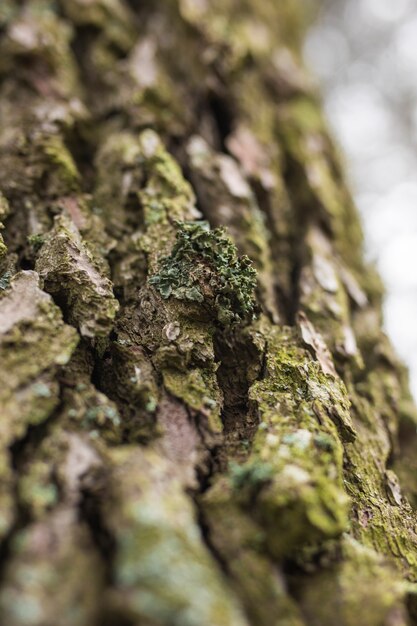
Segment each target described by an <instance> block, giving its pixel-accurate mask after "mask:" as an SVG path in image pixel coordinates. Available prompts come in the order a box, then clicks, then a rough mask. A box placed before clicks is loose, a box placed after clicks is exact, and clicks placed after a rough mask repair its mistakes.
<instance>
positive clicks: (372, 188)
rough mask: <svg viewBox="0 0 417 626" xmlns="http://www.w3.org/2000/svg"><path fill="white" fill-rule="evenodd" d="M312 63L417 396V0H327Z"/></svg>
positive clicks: (310, 48) (311, 42)
mask: <svg viewBox="0 0 417 626" xmlns="http://www.w3.org/2000/svg"><path fill="white" fill-rule="evenodd" d="M317 1H318V2H320V11H319V15H318V19H317V21H316V23H315V25H314V26H313V28H312V30H311V31H310V35H309V37H308V39H307V42H306V47H305V56H306V60H307V62H308V64H309V65H310V67H311V68H312V70H313V72H314V73H315V74H316V76H317V78H318V79H319V82H320V83H321V89H322V93H323V95H324V100H325V108H326V111H327V116H328V119H329V121H330V124H331V126H332V127H333V132H334V134H335V136H336V139H337V140H338V142H339V145H340V146H341V148H342V150H343V151H344V154H345V158H346V163H347V170H348V175H349V176H350V181H351V187H352V189H353V192H354V195H355V199H356V203H357V206H358V208H359V210H360V212H361V214H362V222H363V227H364V230H365V236H366V244H367V256H368V259H370V260H374V261H375V262H376V264H377V266H378V268H379V271H380V274H381V275H382V279H383V281H384V283H385V286H386V290H387V294H386V300H385V327H386V330H387V332H388V334H389V335H390V337H391V339H392V341H393V343H394V345H395V347H396V350H397V352H398V354H399V355H400V356H401V357H402V359H403V360H404V361H405V362H406V363H407V364H408V366H409V368H410V384H411V390H412V392H413V394H414V397H415V398H416V399H417V0H317Z"/></svg>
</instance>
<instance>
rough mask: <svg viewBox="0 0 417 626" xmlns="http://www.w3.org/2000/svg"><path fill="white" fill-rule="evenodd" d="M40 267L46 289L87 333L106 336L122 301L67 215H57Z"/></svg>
mask: <svg viewBox="0 0 417 626" xmlns="http://www.w3.org/2000/svg"><path fill="white" fill-rule="evenodd" d="M36 269H37V271H38V272H39V274H40V276H41V278H42V279H43V281H44V285H45V289H46V291H48V292H49V293H51V294H52V295H53V296H54V298H56V299H57V300H58V301H59V302H60V303H62V306H63V307H64V309H65V310H66V313H67V316H68V320H69V322H70V323H71V324H73V325H74V326H76V327H77V328H78V329H79V331H80V333H81V335H82V336H83V337H91V338H93V337H102V336H106V335H107V334H108V333H109V332H110V330H111V328H112V325H113V320H114V318H115V315H116V313H117V311H118V309H119V304H118V302H117V300H116V299H115V297H114V295H113V291H112V284H111V282H110V280H109V279H108V278H107V277H106V276H104V275H103V274H102V273H101V272H100V270H99V269H98V267H97V264H96V263H95V261H94V259H93V257H92V254H91V253H90V251H89V250H88V248H87V246H86V244H85V243H84V241H83V239H82V237H81V235H80V233H79V231H78V230H77V228H76V226H75V225H74V224H73V222H71V220H69V219H68V218H67V217H65V216H64V215H60V216H58V217H57V218H55V224H54V227H53V229H52V231H51V232H50V233H49V235H48V236H47V238H46V241H45V244H44V245H43V246H42V248H41V250H40V253H39V257H38V259H37V261H36Z"/></svg>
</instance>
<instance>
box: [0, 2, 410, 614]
mask: <svg viewBox="0 0 417 626" xmlns="http://www.w3.org/2000/svg"><path fill="white" fill-rule="evenodd" d="M307 4H308V3H306V2H300V0H283V1H282V2H275V1H274V0H258V1H257V2H249V1H248V0H245V1H244V2H242V1H240V0H221V1H220V0H210V1H207V2H206V1H204V2H193V1H190V0H167V1H166V2H146V1H145V2H137V1H136V0H90V1H89V2H85V0H50V1H48V2H43V0H24V1H22V2H19V3H14V2H7V1H5V2H3V3H2V5H1V7H0V77H1V81H0V116H1V119H2V121H3V120H4V123H2V125H1V128H0V228H1V237H0V356H1V381H2V384H1V386H0V401H1V410H2V429H1V435H0V474H1V478H2V480H1V488H0V505H1V506H0V508H1V514H0V542H1V546H0V622H1V623H5V624H10V625H12V626H55V625H56V624H57V623H58V624H63V625H64V626H67V625H68V626H87V625H88V626H92V625H95V624H97V625H98V624H100V625H102V624H105V626H116V625H117V626H121V625H123V626H134V625H139V624H141V625H142V624H144V625H145V624H146V625H147V626H173V625H175V626H201V625H202V624H207V626H249V625H250V626H270V625H271V624H274V625H276V626H307V625H310V624H313V625H317V626H333V625H334V624H335V623H337V624H341V625H342V626H353V625H354V624H357V623H360V624H363V626H381V625H382V624H384V625H386V626H388V625H393V624H395V626H402V625H404V626H405V625H406V624H409V625H410V624H413V623H417V621H416V619H417V618H416V614H417V605H416V602H415V597H416V596H415V594H416V582H417V535H416V522H417V519H416V509H415V507H416V502H417V481H416V480H415V471H414V468H415V456H416V454H415V452H416V449H417V448H416V446H417V438H416V424H417V415H416V411H415V408H414V406H413V403H412V400H411V398H410V395H409V392H408V389H407V375H406V372H405V370H404V368H403V366H402V365H401V364H400V363H399V362H398V359H397V358H396V357H395V355H394V354H393V351H392V348H391V346H390V343H389V341H388V340H387V338H386V337H385V336H384V334H383V331H382V320H381V299H382V292H383V290H382V288H381V285H380V281H379V279H378V277H377V275H376V273H375V271H374V270H373V268H371V267H368V266H367V265H366V263H365V262H364V259H363V255H362V233H361V228H360V224H359V220H358V217H357V214H356V211H355V207H354V205H353V202H352V199H351V196H350V194H349V189H348V187H347V185H346V182H345V177H344V174H343V169H342V167H341V165H340V161H339V157H338V153H337V149H336V148H335V146H334V144H333V142H332V139H331V137H330V136H329V133H328V131H327V128H326V123H325V120H324V117H323V114H322V110H321V104H320V98H319V95H318V94H317V91H316V88H315V86H314V82H313V81H312V80H311V78H310V77H309V75H308V72H307V71H306V70H305V68H304V66H303V62H302V59H301V53H300V50H301V41H302V37H303V23H304V22H305V18H306V14H307V12H308V8H307Z"/></svg>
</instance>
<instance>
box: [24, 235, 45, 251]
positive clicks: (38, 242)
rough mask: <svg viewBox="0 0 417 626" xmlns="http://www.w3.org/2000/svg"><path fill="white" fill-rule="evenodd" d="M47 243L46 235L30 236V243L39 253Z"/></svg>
mask: <svg viewBox="0 0 417 626" xmlns="http://www.w3.org/2000/svg"><path fill="white" fill-rule="evenodd" d="M44 241H45V235H42V234H40V233H39V234H36V235H29V236H28V243H29V244H30V245H31V246H32V248H33V249H34V250H35V252H37V251H38V250H40V248H41V247H42V246H43V243H44Z"/></svg>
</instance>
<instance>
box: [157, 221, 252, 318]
mask: <svg viewBox="0 0 417 626" xmlns="http://www.w3.org/2000/svg"><path fill="white" fill-rule="evenodd" d="M178 228H179V230H178V233H177V240H176V243H175V245H174V248H173V250H172V252H171V254H170V256H169V257H166V258H165V259H163V260H162V262H161V264H160V268H159V271H158V273H157V274H154V275H153V276H151V278H150V279H149V283H150V284H151V285H154V286H155V287H156V289H157V290H158V291H159V293H160V294H161V295H162V297H163V298H165V299H167V298H169V297H173V298H176V299H178V300H186V301H188V302H198V303H200V304H201V303H203V302H204V303H205V304H206V305H208V307H209V308H210V309H211V310H212V311H213V312H214V314H215V316H216V317H217V319H218V321H219V322H220V323H221V324H224V325H228V324H231V323H233V322H239V321H241V320H243V319H245V318H250V317H252V316H253V314H254V309H255V298H254V289H255V286H256V271H255V270H254V269H253V267H252V265H251V261H250V260H249V258H248V257H246V256H243V257H238V255H237V250H236V247H235V246H234V245H233V243H232V241H231V240H230V239H229V237H228V236H227V235H226V234H225V232H224V230H223V229H220V228H216V229H215V230H210V228H209V225H208V224H207V222H180V223H178Z"/></svg>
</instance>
